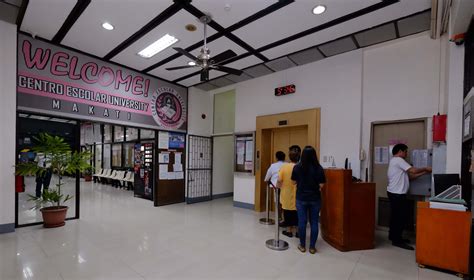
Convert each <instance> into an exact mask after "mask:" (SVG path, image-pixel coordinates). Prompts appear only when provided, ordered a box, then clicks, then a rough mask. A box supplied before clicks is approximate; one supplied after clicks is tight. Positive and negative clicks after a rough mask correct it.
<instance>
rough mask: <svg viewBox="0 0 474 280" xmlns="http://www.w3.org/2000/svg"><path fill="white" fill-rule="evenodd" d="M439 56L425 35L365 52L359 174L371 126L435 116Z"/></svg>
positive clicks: (438, 49) (437, 44)
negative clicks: (384, 122) (382, 122)
mask: <svg viewBox="0 0 474 280" xmlns="http://www.w3.org/2000/svg"><path fill="white" fill-rule="evenodd" d="M441 54H442V50H441V43H440V40H431V39H430V38H429V35H428V34H427V33H424V34H422V35H421V36H420V35H415V36H412V37H407V38H403V39H400V40H397V41H395V42H390V43H387V44H384V45H381V46H375V47H373V48H368V49H366V50H365V51H364V75H363V94H362V96H363V97H362V98H363V112H364V113H363V121H362V135H363V137H362V143H363V148H364V150H365V151H366V152H367V159H366V160H365V161H364V162H363V164H362V166H361V172H363V173H365V168H366V167H367V166H368V162H369V161H368V159H369V158H370V154H369V151H370V149H369V146H370V128H371V122H374V121H387V120H402V119H413V118H426V117H431V116H433V115H434V114H436V113H438V106H439V104H440V102H441V100H440V95H441V96H442V93H440V91H441V90H442V91H444V89H442V88H440V77H441V76H443V75H440V62H441ZM443 71H444V70H443ZM442 73H444V72H442ZM428 132H430V131H428ZM429 135H430V133H429Z"/></svg>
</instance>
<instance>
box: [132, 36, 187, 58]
mask: <svg viewBox="0 0 474 280" xmlns="http://www.w3.org/2000/svg"><path fill="white" fill-rule="evenodd" d="M176 42H178V39H176V38H175V37H173V36H171V35H169V34H166V35H165V36H163V37H161V38H160V39H158V40H156V41H155V42H154V43H152V44H151V45H149V46H148V47H146V48H144V49H143V50H141V51H140V52H139V53H138V55H139V56H141V57H144V58H150V57H152V56H154V55H155V54H157V53H159V52H161V51H162V50H164V49H166V48H167V47H169V46H171V45H173V44H174V43H176Z"/></svg>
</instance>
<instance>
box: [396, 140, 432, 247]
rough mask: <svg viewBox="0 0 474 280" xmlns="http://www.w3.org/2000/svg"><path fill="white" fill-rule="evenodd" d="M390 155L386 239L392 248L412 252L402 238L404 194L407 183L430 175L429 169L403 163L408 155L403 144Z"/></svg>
mask: <svg viewBox="0 0 474 280" xmlns="http://www.w3.org/2000/svg"><path fill="white" fill-rule="evenodd" d="M392 155H393V157H392V159H391V160H390V163H389V165H388V171H387V176H388V186H387V195H388V199H389V200H390V210H391V215H390V231H389V234H388V238H389V239H390V240H391V241H392V245H394V246H397V247H400V248H403V249H407V250H413V247H412V246H410V245H408V244H407V243H408V242H409V240H406V239H403V238H402V233H403V225H404V224H405V221H406V219H407V211H406V210H407V209H406V205H407V199H406V193H407V192H408V188H409V186H410V182H409V181H410V180H414V179H416V178H418V177H420V176H422V175H425V174H428V173H431V167H423V168H416V167H413V166H411V165H410V164H408V163H407V162H406V161H405V159H406V157H407V155H408V146H407V145H405V144H397V145H395V146H394V147H393V149H392Z"/></svg>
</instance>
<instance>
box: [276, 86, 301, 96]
mask: <svg viewBox="0 0 474 280" xmlns="http://www.w3.org/2000/svg"><path fill="white" fill-rule="evenodd" d="M295 92H296V87H295V85H287V86H284V87H278V88H276V89H275V96H282V95H287V94H293V93H295Z"/></svg>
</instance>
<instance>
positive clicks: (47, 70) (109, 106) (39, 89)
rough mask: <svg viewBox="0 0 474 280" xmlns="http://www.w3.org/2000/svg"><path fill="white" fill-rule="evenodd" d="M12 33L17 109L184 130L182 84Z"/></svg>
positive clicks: (185, 114) (184, 114)
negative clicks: (14, 37) (15, 38)
mask: <svg viewBox="0 0 474 280" xmlns="http://www.w3.org/2000/svg"><path fill="white" fill-rule="evenodd" d="M18 38H19V39H18V81H17V82H18V84H17V91H18V109H19V110H22V111H28V112H39V113H45V114H49V115H54V116H63V117H70V118H75V119H82V120H91V121H101V122H108V123H118V124H123V125H130V126H139V127H146V128H158V129H166V130H178V131H186V129H187V89H186V88H184V87H180V86H177V85H173V84H170V83H167V82H165V81H162V80H159V79H156V78H152V77H150V76H148V75H143V74H141V73H138V72H136V71H132V70H129V69H126V68H121V67H118V66H116V65H113V64H111V63H106V62H104V61H101V60H99V59H95V58H92V57H89V56H86V55H82V54H79V53H76V52H73V51H70V50H65V49H63V48H60V47H57V46H55V45H52V44H49V43H46V42H44V41H40V40H36V39H33V38H31V37H28V36H26V35H24V34H20V35H19V37H18ZM137 59H143V58H140V57H139V56H137Z"/></svg>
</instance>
